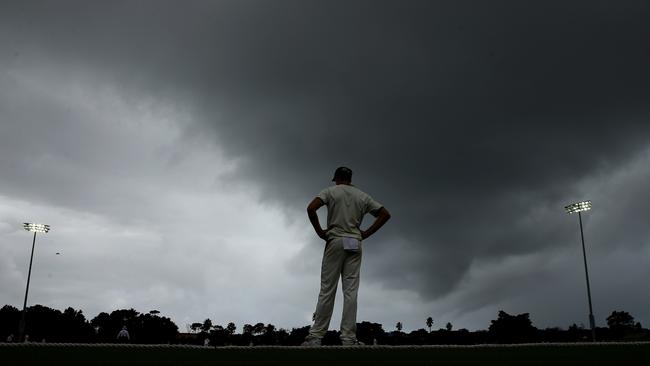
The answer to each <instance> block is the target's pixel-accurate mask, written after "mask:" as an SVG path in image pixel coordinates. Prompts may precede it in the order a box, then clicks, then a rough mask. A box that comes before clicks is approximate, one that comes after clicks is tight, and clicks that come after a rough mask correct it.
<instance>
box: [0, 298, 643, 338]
mask: <svg viewBox="0 0 650 366" xmlns="http://www.w3.org/2000/svg"><path fill="white" fill-rule="evenodd" d="M20 318H21V311H20V310H18V309H17V308H15V307H13V306H11V305H5V306H3V307H2V308H1V309H0V337H2V338H1V340H4V341H16V340H17V338H16V332H17V329H18V324H19V321H20ZM423 325H424V326H426V328H427V329H425V328H421V329H418V330H414V331H411V332H409V333H406V332H403V331H402V329H403V325H402V323H401V322H397V323H396V324H395V326H394V330H385V329H384V327H383V325H382V324H379V323H373V322H368V321H363V322H361V323H357V338H358V339H359V340H360V341H361V342H363V343H365V344H369V345H372V344H378V345H426V344H486V343H532V342H580V341H589V340H590V339H591V331H590V329H585V327H584V326H583V325H577V324H572V325H571V326H569V327H568V328H567V329H562V328H558V327H555V328H546V329H538V328H536V327H535V326H533V324H532V322H531V320H530V316H529V314H528V313H523V314H517V315H511V314H508V313H506V312H505V311H499V313H498V314H497V318H496V319H494V320H492V321H491V322H490V326H489V327H488V329H487V330H477V331H469V330H467V329H458V330H454V329H453V325H452V324H451V323H446V324H445V326H444V327H442V328H439V329H438V330H432V328H433V325H434V320H433V318H432V317H428V318H426V319H425V320H424V321H423ZM123 327H126V329H127V330H128V332H129V334H130V338H129V342H131V343H141V344H167V343H169V344H196V345H210V346H250V345H286V346H297V345H300V343H302V341H303V340H304V338H305V337H306V336H307V334H308V332H309V325H306V326H304V327H300V328H292V329H291V330H287V329H283V328H280V329H277V328H276V327H275V326H274V325H273V324H264V323H255V324H244V325H242V327H241V329H240V331H239V332H238V327H237V325H236V324H235V323H232V322H230V323H228V324H225V325H219V324H213V322H212V321H211V320H210V319H205V320H204V321H203V322H195V323H192V324H189V325H188V326H187V329H186V332H179V328H178V326H177V325H176V324H174V322H173V321H172V320H171V319H170V318H168V317H164V316H161V315H160V312H159V311H157V310H151V311H149V312H148V313H139V312H137V311H136V310H134V309H120V310H115V311H113V312H111V313H110V314H109V313H105V312H102V313H99V314H98V315H97V316H95V317H94V318H92V319H90V320H87V319H86V317H85V315H84V314H83V312H82V311H81V310H75V309H74V308H72V307H68V308H67V309H65V310H63V311H60V310H57V309H52V308H49V307H46V306H42V305H34V306H31V307H29V308H28V309H27V326H26V331H25V333H26V334H27V335H29V341H30V342H66V343H67V342H75V343H111V342H116V341H117V334H118V333H119V332H120V330H121V329H122V328H123ZM596 339H597V340H598V341H643V340H646V341H647V340H650V330H648V329H644V328H643V327H642V325H641V323H639V322H636V321H635V320H634V317H633V316H632V315H630V314H629V313H628V312H625V311H613V312H612V313H611V314H610V315H609V316H608V317H607V327H599V328H597V329H596ZM323 344H324V345H337V344H340V339H339V332H338V331H334V330H331V331H328V332H327V334H326V335H325V337H324V338H323Z"/></svg>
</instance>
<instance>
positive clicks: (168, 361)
mask: <svg viewBox="0 0 650 366" xmlns="http://www.w3.org/2000/svg"><path fill="white" fill-rule="evenodd" d="M0 361H1V363H2V364H3V365H11V366H15V365H66V366H72V365H310V366H311V365H328V366H339V365H445V366H446V365H571V366H575V365H620V366H623V365H625V366H627V365H646V366H647V365H650V343H643V344H638V343H637V344H629V343H628V344H620V343H619V344H573V345H557V344H543V345H539V344H536V345H516V346H489V345H486V346H473V347H460V346H458V347H455V346H447V347H445V346H429V347H406V346H404V347H372V346H366V347H358V348H344V347H320V348H300V347H252V348H248V347H225V348H224V347H222V348H209V347H176V346H135V347H134V346H112V345H93V346H87V345H85V346H74V345H47V344H46V345H41V344H36V345H34V344H32V345H29V344H28V345H2V346H0Z"/></svg>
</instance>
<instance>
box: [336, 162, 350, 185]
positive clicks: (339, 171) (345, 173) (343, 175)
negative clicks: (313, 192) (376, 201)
mask: <svg viewBox="0 0 650 366" xmlns="http://www.w3.org/2000/svg"><path fill="white" fill-rule="evenodd" d="M332 182H336V183H337V184H338V183H352V169H350V168H348V167H344V166H341V167H338V168H336V171H335V172H334V178H332Z"/></svg>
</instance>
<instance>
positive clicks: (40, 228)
mask: <svg viewBox="0 0 650 366" xmlns="http://www.w3.org/2000/svg"><path fill="white" fill-rule="evenodd" d="M23 228H24V229H25V230H27V231H31V232H34V233H46V232H48V231H50V225H45V224H34V223H31V222H25V223H23Z"/></svg>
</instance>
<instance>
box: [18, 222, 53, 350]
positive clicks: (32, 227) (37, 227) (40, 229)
mask: <svg viewBox="0 0 650 366" xmlns="http://www.w3.org/2000/svg"><path fill="white" fill-rule="evenodd" d="M23 228H24V229H25V230H27V231H30V232H33V233H34V240H32V255H31V256H30V257H29V272H27V288H25V302H23V314H22V316H21V318H20V324H19V325H18V341H19V342H22V341H24V340H25V313H26V312H27V294H28V293H29V280H30V278H31V277H32V262H33V261H34V246H35V245H36V233H46V232H48V231H50V225H45V224H33V223H29V222H26V223H24V224H23Z"/></svg>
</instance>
